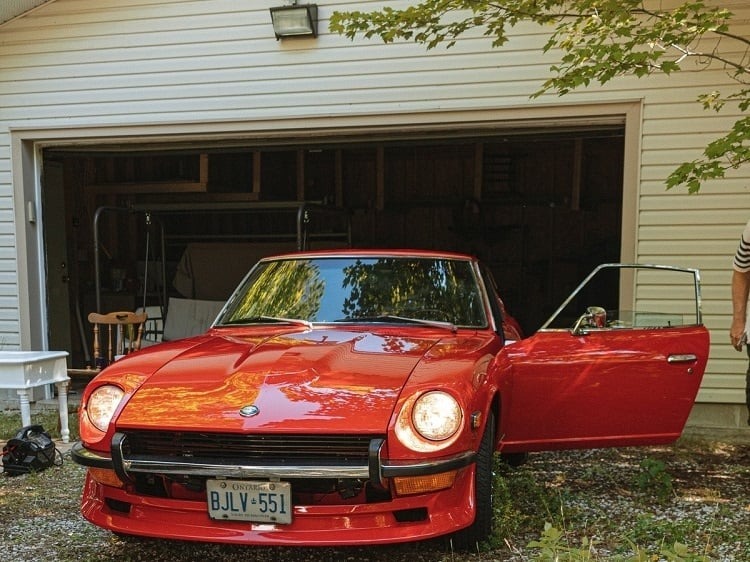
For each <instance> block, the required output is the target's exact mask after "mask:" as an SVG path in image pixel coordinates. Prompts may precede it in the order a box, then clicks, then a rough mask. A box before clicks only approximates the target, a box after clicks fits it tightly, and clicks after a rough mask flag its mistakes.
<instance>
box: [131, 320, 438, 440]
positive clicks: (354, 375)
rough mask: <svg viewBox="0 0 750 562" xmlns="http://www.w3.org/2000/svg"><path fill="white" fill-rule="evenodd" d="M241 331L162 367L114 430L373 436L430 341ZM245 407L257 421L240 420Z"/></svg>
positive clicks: (335, 332)
mask: <svg viewBox="0 0 750 562" xmlns="http://www.w3.org/2000/svg"><path fill="white" fill-rule="evenodd" d="M241 333H242V332H241V331H238V332H235V333H234V335H233V336H227V335H217V336H215V337H211V338H208V339H205V340H204V341H203V342H202V343H199V344H198V345H196V346H194V347H192V348H190V349H188V350H186V351H184V352H183V353H181V354H179V355H178V356H176V357H175V358H174V359H172V360H171V361H170V362H168V363H167V364H165V365H164V366H163V367H162V368H160V369H159V370H158V371H157V372H156V373H154V374H153V375H152V376H151V377H150V378H149V379H148V380H147V381H146V382H145V383H144V384H143V386H142V387H141V388H140V389H139V390H138V391H137V392H136V394H135V395H134V396H133V397H132V398H131V399H130V401H129V403H128V404H127V405H126V406H125V408H124V409H123V411H122V413H121V415H120V416H119V418H118V420H117V426H118V428H120V429H124V428H128V427H129V428H136V427H137V428H153V429H173V430H174V429H178V430H179V429H182V430H201V431H242V430H253V429H256V428H257V429H259V430H263V431H270V432H273V431H284V432H295V431H299V432H317V431H323V430H325V431H327V432H330V431H336V430H340V431H341V432H342V433H346V432H351V431H352V430H354V431H357V432H360V433H370V432H372V433H382V432H384V431H385V430H386V428H387V426H388V421H389V419H390V417H391V412H392V410H393V407H394V405H395V402H396V400H397V398H398V396H399V393H400V391H401V389H402V388H403V386H404V384H405V382H406V380H407V379H408V377H409V374H410V373H411V372H412V370H413V369H414V367H415V366H416V364H417V363H418V362H419V361H420V359H421V358H422V357H423V356H424V354H425V353H427V351H428V350H429V349H430V348H432V346H433V345H434V344H435V343H436V342H437V341H438V339H439V338H438V337H437V336H434V334H433V335H432V337H403V336H392V335H384V334H375V333H370V332H360V331H343V330H315V331H312V332H310V331H304V332H300V331H295V332H290V333H284V334H280V335H276V336H273V337H270V338H265V339H264V338H259V337H252V336H249V337H243V336H241V335H239V334H241ZM250 405H254V406H256V407H257V408H258V413H257V415H255V416H251V417H243V416H242V415H240V409H242V408H243V407H245V406H250ZM337 422H340V424H341V425H340V427H339V428H336V423H337Z"/></svg>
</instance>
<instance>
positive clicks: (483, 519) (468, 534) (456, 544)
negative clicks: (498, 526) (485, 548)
mask: <svg viewBox="0 0 750 562" xmlns="http://www.w3.org/2000/svg"><path fill="white" fill-rule="evenodd" d="M494 455H495V416H494V414H493V413H492V412H490V413H489V415H488V416H487V423H486V424H485V429H484V435H483V436H482V442H481V443H480V444H479V450H478V451H477V460H476V467H475V470H474V490H475V498H474V501H475V503H476V516H475V517H474V522H473V523H472V524H471V525H469V526H468V527H466V528H465V529H461V530H460V531H458V532H456V533H455V534H453V535H452V536H451V539H450V540H451V544H452V547H453V548H454V549H456V550H476V549H477V545H479V544H480V543H481V542H483V541H485V540H487V538H488V537H489V536H490V533H491V532H492V503H493V493H492V490H493V485H492V480H493V474H492V465H493V459H494Z"/></svg>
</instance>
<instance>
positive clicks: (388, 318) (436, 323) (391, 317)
mask: <svg viewBox="0 0 750 562" xmlns="http://www.w3.org/2000/svg"><path fill="white" fill-rule="evenodd" d="M336 322H355V323H356V322H404V323H407V324H422V325H424V326H432V327H435V328H443V329H446V330H450V331H451V332H456V331H458V328H456V325H455V324H453V322H444V321H442V320H426V319H424V318H408V317H406V316H398V315H397V314H379V315H378V316H356V317H354V318H344V319H342V320H336Z"/></svg>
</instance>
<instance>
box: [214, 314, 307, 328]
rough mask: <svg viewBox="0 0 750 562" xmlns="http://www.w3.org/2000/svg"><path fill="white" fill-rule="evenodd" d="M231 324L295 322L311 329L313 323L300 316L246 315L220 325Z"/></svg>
mask: <svg viewBox="0 0 750 562" xmlns="http://www.w3.org/2000/svg"><path fill="white" fill-rule="evenodd" d="M233 324H295V325H298V326H305V327H306V328H310V329H312V327H313V323H312V322H310V321H309V320H302V319H301V318H282V317H280V316H265V315H261V316H248V317H247V318H235V319H234V320H229V321H228V322H222V323H221V324H220V326H229V325H233Z"/></svg>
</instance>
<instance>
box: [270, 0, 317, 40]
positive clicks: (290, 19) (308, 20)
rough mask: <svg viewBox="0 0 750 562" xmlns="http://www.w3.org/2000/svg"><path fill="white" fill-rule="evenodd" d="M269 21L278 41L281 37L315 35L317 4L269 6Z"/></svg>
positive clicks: (295, 2) (295, 3)
mask: <svg viewBox="0 0 750 562" xmlns="http://www.w3.org/2000/svg"><path fill="white" fill-rule="evenodd" d="M271 23H272V24H273V32H274V34H275V35H276V40H277V41H278V40H279V39H281V38H282V37H317V36H318V5H317V4H300V5H298V4H297V1H296V0H295V1H294V3H293V4H292V5H290V6H276V7H274V8H271Z"/></svg>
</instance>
